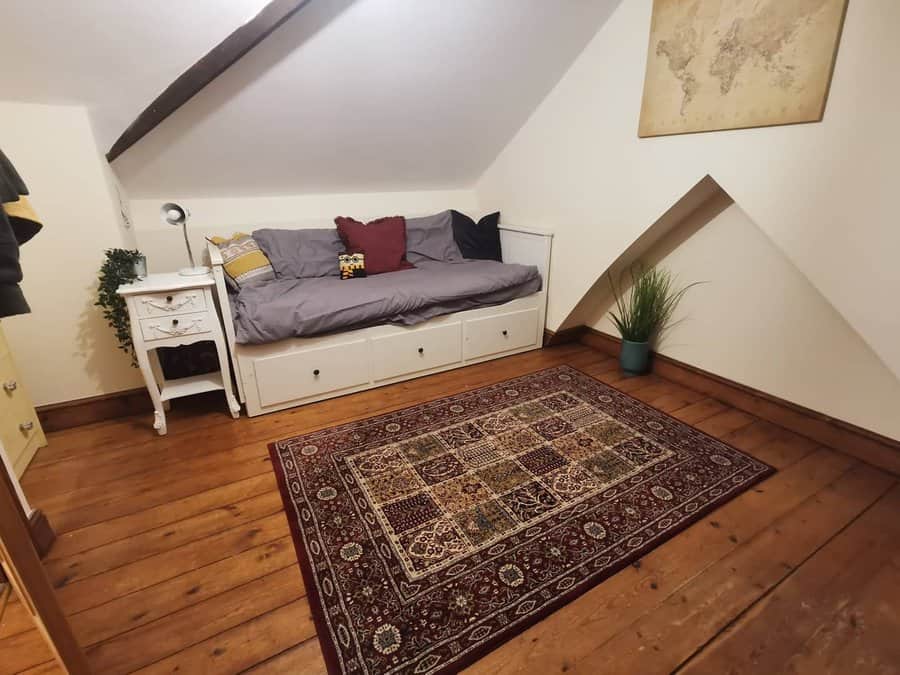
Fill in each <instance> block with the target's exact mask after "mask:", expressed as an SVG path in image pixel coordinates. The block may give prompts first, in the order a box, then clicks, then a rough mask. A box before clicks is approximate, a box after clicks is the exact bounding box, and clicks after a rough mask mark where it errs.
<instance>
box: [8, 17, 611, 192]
mask: <svg viewBox="0 0 900 675" xmlns="http://www.w3.org/2000/svg"><path fill="white" fill-rule="evenodd" d="M619 1H620V0H553V1H552V2H548V1H547V0H443V1H442V0H425V1H423V0H328V1H326V2H323V1H322V0H316V1H315V2H310V3H307V4H306V6H304V7H303V8H302V9H301V10H300V11H299V12H297V14H296V15H294V16H293V17H291V18H290V19H288V20H287V21H286V22H285V23H284V24H283V25H282V26H281V27H279V28H278V29H277V30H276V31H274V32H273V33H272V34H271V35H270V36H269V37H267V38H266V39H265V40H263V41H262V42H261V43H260V44H259V45H257V46H256V47H254V49H253V50H252V51H250V52H249V53H248V54H247V55H246V56H244V57H243V58H241V60H240V61H238V62H237V63H235V64H234V65H233V66H231V67H230V68H229V69H228V70H227V71H226V72H225V73H223V74H222V75H221V76H219V77H218V78H216V79H215V80H214V81H213V82H211V83H210V84H209V85H208V86H207V87H205V88H204V89H203V91H201V92H200V93H198V94H197V95H196V96H194V97H193V98H192V99H191V100H190V101H188V102H187V103H186V104H185V105H184V106H182V107H181V108H180V109H179V110H177V111H176V112H175V113H174V114H172V115H171V116H170V117H168V118H167V119H166V120H165V121H163V122H162V123H161V124H160V125H159V126H158V127H157V128H156V129H154V130H153V131H152V132H151V133H149V134H148V135H147V136H146V137H144V138H143V139H142V140H141V141H140V142H138V143H137V144H135V145H134V147H132V148H131V149H130V150H128V151H127V152H126V153H125V154H123V155H122V156H121V157H120V158H118V159H116V160H115V162H114V166H115V168H116V171H117V172H118V173H119V176H120V177H121V179H122V183H123V184H124V185H125V187H126V188H127V189H128V191H129V193H130V194H131V195H132V196H133V197H134V198H140V199H145V198H153V197H155V196H156V195H158V194H160V193H163V192H168V191H173V192H174V191H178V192H181V193H183V194H188V195H193V196H197V197H229V196H232V195H242V196H251V195H253V196H256V195H267V194H321V193H329V192H336V193H357V192H391V191H398V190H443V189H447V188H454V189H456V188H470V187H471V186H472V185H474V183H475V181H476V180H477V178H478V176H480V175H481V173H482V172H483V171H484V170H485V168H486V167H487V166H488V165H489V164H490V162H491V161H492V160H493V159H494V157H496V155H497V153H498V152H499V151H500V149H501V148H502V147H503V146H504V145H506V143H507V142H508V141H509V139H510V138H511V137H512V135H513V134H514V133H515V131H516V130H517V129H518V128H519V127H520V126H521V125H522V123H523V122H524V121H525V120H526V119H527V117H528V115H529V114H530V113H531V111H532V110H534V107H535V106H536V105H537V103H538V102H539V101H540V100H541V99H542V98H543V97H544V96H546V94H547V92H548V91H550V89H551V88H552V87H553V86H554V85H555V84H556V82H557V81H558V80H559V78H560V76H561V75H562V73H563V72H565V70H566V68H568V67H569V64H571V63H572V60H573V59H574V58H575V56H576V55H577V54H578V53H579V52H580V51H581V50H582V49H583V48H584V45H585V44H587V41H588V40H589V39H590V37H591V36H592V35H593V33H594V32H595V31H596V30H597V27H598V26H599V25H600V24H601V23H603V21H605V20H606V17H608V16H609V14H610V13H611V12H612V9H613V8H614V7H615V5H616V4H618V2H619ZM147 4H151V5H154V4H156V3H147ZM203 4H204V3H201V5H203ZM220 4H224V5H228V4H230V3H228V2H226V3H221V2H220ZM180 5H181V6H183V7H184V14H185V18H184V20H182V21H176V22H173V23H174V25H173V26H172V29H173V31H174V33H175V37H174V38H173V40H172V42H173V44H175V45H177V44H178V43H179V42H180V40H181V39H182V38H183V35H182V33H183V32H184V31H185V30H188V31H191V30H192V21H191V14H192V13H193V10H192V8H191V6H192V5H193V3H191V2H187V3H186V2H181V3H180ZM73 11H75V10H73ZM152 30H153V27H152V26H151V27H149V28H144V27H135V32H137V33H138V34H140V35H142V38H141V40H139V43H140V42H142V41H143V39H144V38H143V35H144V34H145V33H146V32H148V31H152ZM163 42H164V43H165V42H167V41H166V40H164V41H163ZM65 47H66V49H71V48H72V45H70V44H68V43H67V44H66V45H65ZM76 49H78V50H79V51H80V50H83V49H91V48H89V47H84V46H81V45H78V46H77V47H76ZM93 49H96V48H93ZM0 53H2V45H0ZM117 53H118V49H117V47H116V45H112V46H111V54H110V58H115V55H116V54H117ZM151 60H153V61H155V60H156V58H155V57H154V58H152V59H151ZM137 71H138V69H137V68H132V69H131V72H134V73H136V72H137ZM100 72H103V71H102V70H101V71H100ZM138 77H139V76H138ZM147 103H149V100H148V101H147ZM123 129H124V126H121V127H119V128H117V129H116V131H117V132H119V133H120V132H121V131H122V130H123Z"/></svg>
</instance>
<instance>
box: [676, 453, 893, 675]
mask: <svg viewBox="0 0 900 675" xmlns="http://www.w3.org/2000/svg"><path fill="white" fill-rule="evenodd" d="M829 450H831V448H829ZM839 454H843V453H839ZM859 466H870V465H869V464H867V463H866V462H863V461H860V460H857V463H856V464H854V465H851V467H850V469H848V471H847V472H849V471H850V470H852V469H853V468H856V467H859ZM872 468H874V469H876V470H880V469H878V467H872ZM847 472H845V473H844V474H842V475H846V473H847ZM836 480H837V479H835V481H832V482H831V483H829V486H830V485H833V484H834V483H835V482H836ZM896 485H897V481H894V482H891V483H888V485H887V487H886V488H885V489H884V490H883V491H882V492H881V493H880V494H879V495H878V497H877V498H876V499H874V500H873V501H872V502H871V503H870V504H868V505H867V506H866V507H865V508H864V509H862V510H861V511H860V512H859V513H857V514H856V515H855V516H853V518H851V519H850V520H849V521H848V522H847V523H846V524H844V525H843V526H842V527H841V528H839V529H838V530H837V531H835V532H834V533H832V535H831V536H830V537H828V539H826V540H825V541H823V542H822V543H821V544H820V545H819V546H817V547H816V548H815V549H814V550H813V551H812V552H811V553H810V554H809V555H807V556H806V557H804V558H803V560H801V561H800V563H799V564H797V565H795V566H794V567H793V568H792V569H791V570H789V571H788V572H787V573H786V574H785V575H784V576H782V577H781V578H780V579H779V580H778V581H777V582H776V583H774V584H772V586H771V587H770V588H768V589H767V590H766V591H765V592H763V593H762V594H761V595H760V596H759V597H757V598H756V599H755V600H754V601H753V602H751V603H750V604H748V605H747V606H746V607H744V608H743V609H742V610H740V611H739V612H738V613H737V614H735V615H734V616H733V617H732V618H731V619H730V620H729V621H728V622H727V623H726V624H725V625H724V626H722V628H721V629H719V631H717V632H716V633H715V634H714V635H712V636H710V638H709V639H708V640H706V641H705V642H704V643H703V644H702V645H700V646H699V647H698V648H697V649H695V650H694V651H693V652H691V654H689V655H688V656H687V657H686V658H684V659H683V660H682V661H681V662H680V663H679V664H678V665H677V666H676V667H675V668H674V669H673V670H672V675H677V673H680V672H682V671H683V670H684V668H685V667H687V666H688V665H689V664H690V662H691V661H692V660H694V659H695V658H696V657H697V656H699V655H700V654H701V653H702V652H703V650H705V649H706V648H707V647H708V646H709V645H710V644H712V643H713V642H714V641H715V640H716V639H717V638H718V637H719V636H720V635H722V634H723V633H726V632H727V631H729V630H730V629H731V628H732V627H733V626H734V625H736V624H737V623H738V622H739V621H740V620H741V619H742V618H743V617H744V616H746V615H747V613H748V612H750V611H751V610H752V609H753V608H754V607H755V606H756V605H758V604H759V603H760V602H762V601H763V600H765V599H766V598H767V597H769V596H770V595H772V594H773V593H775V592H776V591H777V590H778V589H779V588H780V587H781V585H782V584H784V583H785V582H786V581H787V580H789V579H790V578H791V577H793V576H794V575H795V574H797V573H798V572H799V571H800V570H801V569H802V568H803V566H804V565H805V564H806V563H807V562H809V560H811V559H812V558H813V557H814V556H816V555H817V554H818V553H819V551H821V550H822V549H823V548H825V547H826V546H827V545H828V544H829V543H831V542H832V541H833V540H834V539H836V538H837V537H839V536H841V534H843V533H844V532H845V531H846V530H847V529H848V528H850V527H851V526H852V525H853V524H854V523H855V522H856V521H857V520H859V519H860V518H862V517H863V516H864V515H865V514H866V513H868V512H869V511H870V510H871V509H873V508H875V506H876V505H877V504H878V503H879V502H880V501H881V500H882V499H884V498H885V497H886V495H887V494H888V493H889V492H890V491H891V490H892V489H893V488H894V487H895V486H896ZM827 487H828V486H826V488H827Z"/></svg>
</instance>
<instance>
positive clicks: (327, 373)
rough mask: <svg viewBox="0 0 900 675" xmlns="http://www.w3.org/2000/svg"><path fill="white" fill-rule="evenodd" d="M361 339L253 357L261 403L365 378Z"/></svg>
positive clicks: (365, 357) (345, 386)
mask: <svg viewBox="0 0 900 675" xmlns="http://www.w3.org/2000/svg"><path fill="white" fill-rule="evenodd" d="M368 351H369V350H368V345H367V344H366V341H365V340H356V341H353V342H346V343H344V344H339V345H334V346H331V347H320V348H318V349H308V350H305V351H302V352H292V353H290V354H280V355H278V356H268V357H263V358H260V359H257V360H256V361H255V363H254V366H253V371H254V374H255V375H256V387H257V391H258V392H259V403H260V405H262V406H263V407H265V406H269V405H275V404H277V403H284V402H285V401H293V400H299V399H303V398H308V397H310V396H315V395H317V394H324V393H326V392H330V391H338V390H339V389H348V388H349V387H356V386H358V385H361V384H366V383H368V381H369V368H368V363H369V355H368Z"/></svg>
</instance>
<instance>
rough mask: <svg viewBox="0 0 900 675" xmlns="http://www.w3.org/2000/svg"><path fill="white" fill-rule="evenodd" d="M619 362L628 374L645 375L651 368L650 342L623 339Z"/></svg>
mask: <svg viewBox="0 0 900 675" xmlns="http://www.w3.org/2000/svg"><path fill="white" fill-rule="evenodd" d="M619 364H620V365H621V366H622V370H624V371H625V374H626V375H643V374H644V373H646V372H647V371H649V370H650V343H649V342H632V341H631V340H622V351H621V352H620V353H619Z"/></svg>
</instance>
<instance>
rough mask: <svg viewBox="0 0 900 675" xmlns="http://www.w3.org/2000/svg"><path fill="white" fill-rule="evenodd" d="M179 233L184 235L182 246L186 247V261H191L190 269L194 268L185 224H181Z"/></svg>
mask: <svg viewBox="0 0 900 675" xmlns="http://www.w3.org/2000/svg"><path fill="white" fill-rule="evenodd" d="M181 232H182V233H183V234H184V245H185V246H187V252H188V260H190V261H191V268H194V267H196V265H195V264H194V254H193V253H192V252H191V242H190V241H189V240H188V236H187V222H184V223H182V224H181Z"/></svg>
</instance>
